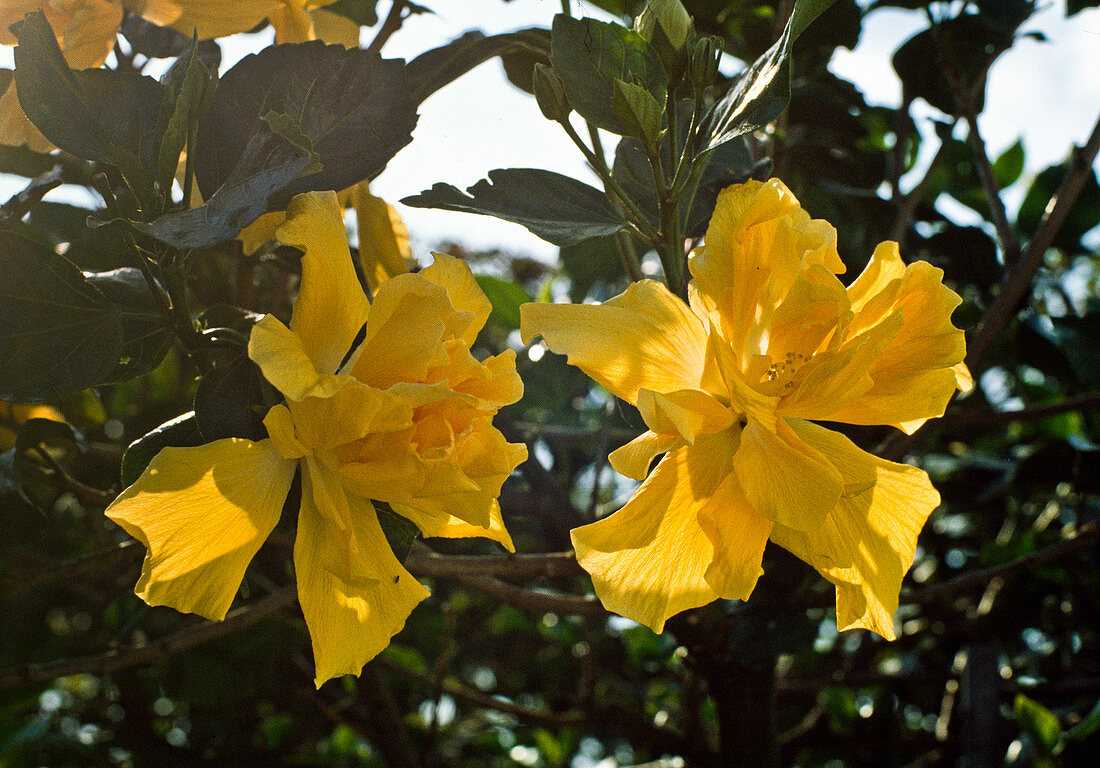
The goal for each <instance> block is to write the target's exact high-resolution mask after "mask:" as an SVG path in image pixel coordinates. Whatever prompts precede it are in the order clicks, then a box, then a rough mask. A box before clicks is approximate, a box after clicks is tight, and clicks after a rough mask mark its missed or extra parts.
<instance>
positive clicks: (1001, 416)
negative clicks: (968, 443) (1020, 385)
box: [938, 392, 1100, 429]
mask: <svg viewBox="0 0 1100 768" xmlns="http://www.w3.org/2000/svg"><path fill="white" fill-rule="evenodd" d="M1095 408H1100V393H1095V392H1094V393H1092V394H1090V395H1082V396H1081V397H1071V398H1067V399H1066V400H1062V401H1061V402H1057V403H1047V404H1044V405H1036V406H1032V407H1030V408H1020V409H1017V410H1014V411H992V410H984V409H983V410H980V411H978V410H975V411H958V412H956V413H949V414H947V415H946V416H944V417H943V418H941V419H940V420H939V422H938V424H939V425H940V426H941V427H945V428H949V429H959V428H965V429H981V428H984V427H1001V426H1004V425H1005V424H1011V423H1013V422H1021V421H1036V420H1038V419H1045V418H1047V417H1048V416H1057V415H1058V414H1061V413H1071V412H1073V411H1080V412H1081V413H1085V412H1086V411H1091V410H1093V409H1095Z"/></svg>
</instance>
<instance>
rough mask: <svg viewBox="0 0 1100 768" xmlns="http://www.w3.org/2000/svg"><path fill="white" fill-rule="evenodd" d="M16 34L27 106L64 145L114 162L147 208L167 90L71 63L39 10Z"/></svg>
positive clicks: (18, 79) (19, 83)
mask: <svg viewBox="0 0 1100 768" xmlns="http://www.w3.org/2000/svg"><path fill="white" fill-rule="evenodd" d="M17 37H18V39H19V45H18V46H17V47H16V49H15V84H16V90H17V92H18V95H19V103H20V105H21V106H22V108H23V112H24V113H26V115H27V117H28V118H29V119H30V121H31V122H32V123H34V124H35V126H36V127H37V128H38V130H40V131H41V132H42V135H43V136H45V137H46V138H47V139H49V140H50V141H52V142H53V143H54V144H56V145H57V146H59V147H60V148H61V149H64V150H65V151H67V152H70V153H72V154H74V155H76V156H77V157H82V158H84V159H86V160H94V161H96V162H103V163H110V164H111V165H114V166H115V167H117V168H118V169H119V170H120V171H121V172H122V175H123V176H125V177H126V180H127V181H128V182H129V183H130V185H131V188H132V189H133V190H134V192H135V194H137V195H138V196H139V198H140V199H142V202H143V206H145V207H148V205H149V203H148V198H149V195H151V194H152V171H153V169H155V168H156V157H157V154H158V152H159V149H160V137H159V133H158V131H159V130H160V126H159V120H158V115H159V112H160V105H161V102H162V100H163V99H164V89H163V88H162V87H161V86H160V84H159V83H157V81H156V80H153V79H152V78H149V77H144V76H143V75H139V74H136V73H133V72H117V71H114V70H107V69H86V70H82V71H79V72H78V71H74V70H72V69H70V68H69V65H68V64H66V63H65V59H64V57H63V56H62V55H61V49H60V48H59V47H58V44H57V38H56V37H54V33H53V29H52V28H51V27H50V24H49V22H48V21H46V17H45V16H44V15H43V14H42V13H41V12H39V11H35V12H33V13H29V14H27V16H26V18H25V19H24V21H23V24H22V25H21V27H20V28H19V31H18V33H17Z"/></svg>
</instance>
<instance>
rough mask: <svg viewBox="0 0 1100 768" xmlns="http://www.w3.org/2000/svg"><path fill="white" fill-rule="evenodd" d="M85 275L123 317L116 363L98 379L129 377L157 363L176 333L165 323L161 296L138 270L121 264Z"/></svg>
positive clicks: (105, 380)
mask: <svg viewBox="0 0 1100 768" xmlns="http://www.w3.org/2000/svg"><path fill="white" fill-rule="evenodd" d="M84 277H85V279H87V281H88V282H89V283H91V284H92V285H94V286H95V287H96V288H98V289H99V290H100V291H102V292H103V295H104V296H106V297H107V300H108V301H110V302H111V303H112V304H114V305H115V306H116V307H117V308H118V310H119V317H120V318H121V321H122V348H121V350H120V353H119V360H118V364H117V365H116V366H115V369H114V370H113V371H111V372H110V373H109V374H108V375H107V376H106V378H104V379H103V380H102V381H101V382H99V383H101V384H107V383H118V382H123V381H129V380H130V379H133V378H137V377H138V376H141V375H143V374H146V373H148V372H149V371H151V370H153V369H154V368H156V367H157V366H158V365H160V361H161V360H163V359H164V355H165V354H167V352H168V349H169V347H171V346H172V342H173V341H174V339H175V336H174V335H173V333H172V330H171V329H170V328H168V327H167V326H166V325H165V320H164V317H163V315H162V314H161V306H162V305H161V300H160V299H158V298H157V296H155V295H154V294H153V292H152V290H151V289H150V288H149V284H148V283H147V282H146V281H145V277H144V275H142V274H141V270H140V269H137V268H136V267H122V268H120V269H112V270H110V271H109V272H88V273H85V275H84Z"/></svg>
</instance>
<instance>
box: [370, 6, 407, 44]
mask: <svg viewBox="0 0 1100 768" xmlns="http://www.w3.org/2000/svg"><path fill="white" fill-rule="evenodd" d="M406 5H408V0H393V5H391V6H390V12H389V13H388V14H386V20H385V21H383V22H382V26H381V27H379V28H378V34H376V35H375V36H374V39H373V40H371V41H370V45H368V46H367V50H368V51H370V52H371V53H379V52H380V51H381V50H382V46H383V45H385V44H386V41H387V40H389V39H390V36H391V35H393V33H394V32H396V31H397V30H399V29H401V25H402V24H404V23H405V15H404V12H405V6H406Z"/></svg>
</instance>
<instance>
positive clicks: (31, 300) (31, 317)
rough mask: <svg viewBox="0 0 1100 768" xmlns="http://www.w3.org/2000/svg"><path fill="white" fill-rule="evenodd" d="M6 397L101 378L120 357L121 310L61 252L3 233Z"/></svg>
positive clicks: (57, 391) (1, 371)
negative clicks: (60, 254) (61, 254)
mask: <svg viewBox="0 0 1100 768" xmlns="http://www.w3.org/2000/svg"><path fill="white" fill-rule="evenodd" d="M0 254H2V258H0V399H2V400H14V401H20V400H45V399H48V398H55V397H59V396H62V395H67V394H71V393H73V392H79V391H80V390H82V389H85V388H87V387H90V386H93V385H95V384H98V383H100V381H102V380H103V377H104V376H106V375H107V374H108V373H109V372H110V371H111V369H112V368H113V367H114V366H115V363H116V362H117V361H118V358H119V350H120V348H121V345H122V323H121V316H120V313H119V311H118V309H117V308H116V307H115V306H114V305H113V304H111V302H110V301H109V300H108V299H107V297H105V296H104V295H103V293H102V292H100V291H99V289H97V288H96V287H95V286H94V285H92V284H91V283H89V282H88V281H87V280H86V279H85V278H84V275H83V274H81V272H80V270H79V269H77V268H76V267H75V266H74V265H73V264H72V263H71V262H70V261H68V260H67V259H65V258H64V257H63V256H59V255H58V254H56V253H54V252H53V251H51V250H49V249H47V248H45V247H43V246H42V245H40V244H38V243H35V242H32V241H30V240H26V239H24V238H22V237H19V236H17V235H13V234H11V233H9V232H0Z"/></svg>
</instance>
